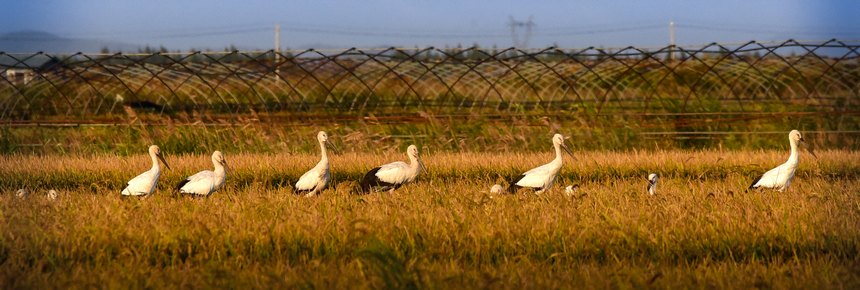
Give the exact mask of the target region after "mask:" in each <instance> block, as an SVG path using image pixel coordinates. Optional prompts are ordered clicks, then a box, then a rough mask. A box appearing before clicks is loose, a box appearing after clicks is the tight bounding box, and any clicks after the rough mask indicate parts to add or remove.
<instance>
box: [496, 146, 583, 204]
mask: <svg viewBox="0 0 860 290" xmlns="http://www.w3.org/2000/svg"><path fill="white" fill-rule="evenodd" d="M552 140H553V147H554V148H555V159H553V160H552V161H550V162H549V163H547V164H544V165H541V166H538V167H536V168H533V169H531V170H529V171H526V172H525V173H523V174H522V175H521V176H520V177H519V179H516V180H515V181H514V182H513V185H514V186H512V187H511V188H512V189H514V190H515V189H516V187H526V188H532V189H535V190H536V193H542V192H544V191H545V190H547V189H548V188H550V187H552V185H553V183H555V178H556V177H557V176H558V172H559V171H561V166H562V164H563V162H562V156H561V150H562V148H564V149H565V150H566V151H567V152H568V154H571V156H573V154H572V153H570V149H568V148H567V145H565V144H564V137H563V136H562V135H561V134H555V136H553V138H552Z"/></svg>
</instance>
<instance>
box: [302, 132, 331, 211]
mask: <svg viewBox="0 0 860 290" xmlns="http://www.w3.org/2000/svg"><path fill="white" fill-rule="evenodd" d="M317 140H318V141H319V143H320V155H321V157H320V162H319V163H317V165H316V166H314V167H313V168H311V170H308V172H305V174H302V177H299V180H298V181H296V185H295V187H294V190H295V192H296V193H304V194H305V196H308V197H310V196H315V195H317V194H319V193H320V192H321V191H322V190H323V189H325V188H326V187H327V186H328V184H329V182H331V169H330V167H329V162H328V153H327V152H326V148H325V147H326V144H330V143H328V135H327V134H326V133H325V132H322V131H320V132H319V134H317Z"/></svg>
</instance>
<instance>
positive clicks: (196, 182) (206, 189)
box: [177, 151, 227, 196]
mask: <svg viewBox="0 0 860 290" xmlns="http://www.w3.org/2000/svg"><path fill="white" fill-rule="evenodd" d="M212 164H213V165H215V170H214V171H212V170H203V171H200V172H198V173H196V174H194V175H192V176H189V177H188V178H186V179H185V180H183V181H182V182H180V183H179V185H178V186H177V190H178V191H179V193H183V194H191V195H192V196H209V195H210V194H212V193H213V192H216V191H218V190H219V189H221V188H222V187H224V183H225V182H226V181H227V168H226V165H227V161H226V160H224V157H223V155H222V154H221V152H220V151H215V152H214V153H212Z"/></svg>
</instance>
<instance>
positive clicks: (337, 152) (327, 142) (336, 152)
mask: <svg viewBox="0 0 860 290" xmlns="http://www.w3.org/2000/svg"><path fill="white" fill-rule="evenodd" d="M325 145H326V146H328V148H330V149H331V151H334V154H340V150H337V147H334V144H332V143H331V142H329V141H328V140H325Z"/></svg>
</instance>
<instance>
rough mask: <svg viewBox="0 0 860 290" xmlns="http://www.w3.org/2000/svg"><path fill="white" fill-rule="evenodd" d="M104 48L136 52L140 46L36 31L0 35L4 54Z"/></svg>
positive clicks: (0, 43)
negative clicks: (65, 36)
mask: <svg viewBox="0 0 860 290" xmlns="http://www.w3.org/2000/svg"><path fill="white" fill-rule="evenodd" d="M104 47H107V48H108V49H109V50H110V51H123V52H136V51H137V50H138V49H139V48H141V47H142V46H140V45H134V44H129V43H123V42H117V41H109V40H101V39H79V38H64V37H60V36H57V35H55V34H51V33H48V32H45V31H37V30H23V31H13V32H8V33H5V34H0V51H2V52H6V53H33V52H39V51H42V52H46V53H52V54H66V53H76V52H86V53H94V52H99V51H101V50H102V48H104Z"/></svg>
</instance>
